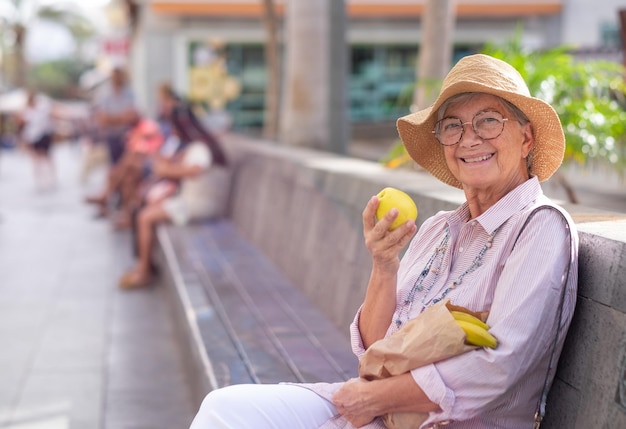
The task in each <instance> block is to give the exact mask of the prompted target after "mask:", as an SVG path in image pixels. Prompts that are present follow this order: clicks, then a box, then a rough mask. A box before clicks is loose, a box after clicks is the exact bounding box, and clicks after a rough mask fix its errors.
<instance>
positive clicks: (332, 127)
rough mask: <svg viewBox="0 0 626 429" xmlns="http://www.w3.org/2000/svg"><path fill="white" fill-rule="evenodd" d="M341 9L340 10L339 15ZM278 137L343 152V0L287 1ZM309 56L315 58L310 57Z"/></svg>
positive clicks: (289, 142) (297, 143)
mask: <svg viewBox="0 0 626 429" xmlns="http://www.w3.org/2000/svg"><path fill="white" fill-rule="evenodd" d="M339 12H343V13H339ZM286 17H287V19H286V26H287V28H286V30H287V32H286V33H287V35H286V37H285V40H286V45H287V46H286V64H285V73H286V75H285V79H284V83H285V87H284V98H283V103H282V105H281V123H280V140H281V141H282V142H285V143H288V144H292V145H297V146H307V147H312V148H317V149H332V150H333V151H335V152H345V147H346V145H347V142H346V140H347V138H346V137H347V133H346V132H345V130H346V129H347V128H346V127H347V120H344V119H343V116H342V115H346V111H347V97H346V96H345V94H344V93H345V83H344V84H342V82H345V79H346V75H347V61H346V58H347V45H346V41H345V30H344V31H342V28H344V27H345V22H346V18H345V3H344V1H343V0H316V1H310V0H291V1H289V2H288V3H287V12H286ZM312 59H314V60H312Z"/></svg>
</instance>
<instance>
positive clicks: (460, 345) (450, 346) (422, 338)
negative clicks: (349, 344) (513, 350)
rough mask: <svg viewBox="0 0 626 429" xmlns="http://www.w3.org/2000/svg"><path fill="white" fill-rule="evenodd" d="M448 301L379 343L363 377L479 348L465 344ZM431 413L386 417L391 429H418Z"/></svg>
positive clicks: (365, 359) (364, 361)
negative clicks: (447, 305)
mask: <svg viewBox="0 0 626 429" xmlns="http://www.w3.org/2000/svg"><path fill="white" fill-rule="evenodd" d="M446 304H447V301H442V302H439V303H437V304H435V305H433V306H432V307H429V308H427V309H426V310H424V311H423V312H422V313H421V314H420V315H419V316H417V317H416V318H414V319H412V320H410V321H409V322H407V323H406V324H405V325H404V326H403V327H402V328H401V329H400V330H399V331H398V332H396V333H394V334H393V335H391V336H389V337H387V338H383V339H381V340H378V341H377V342H375V343H374V344H372V345H371V346H370V348H368V349H367V351H366V352H365V354H364V355H363V356H362V357H361V361H360V362H359V376H360V377H362V378H365V379H367V380H378V379H381V378H387V377H390V376H393V375H400V374H404V373H405V372H408V371H410V370H412V369H414V368H419V367H421V366H424V365H428V364H430V363H434V362H438V361H441V360H444V359H448V358H450V357H453V356H457V355H459V354H461V353H465V352H467V351H470V350H474V349H476V347H474V346H468V345H466V344H465V333H464V332H463V329H461V328H460V327H459V325H458V324H457V323H456V321H455V320H454V318H453V317H452V315H451V314H450V310H449V309H448V307H446ZM427 417H428V414H423V413H393V414H387V415H385V416H383V421H384V422H385V426H387V428H389V429H414V428H415V429H417V428H419V426H420V425H421V424H422V423H423V422H424V420H426V418H427Z"/></svg>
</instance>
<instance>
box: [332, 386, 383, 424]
mask: <svg viewBox="0 0 626 429" xmlns="http://www.w3.org/2000/svg"><path fill="white" fill-rule="evenodd" d="M370 390H371V389H370V386H369V382H368V381H366V380H364V379H362V378H353V379H351V380H348V381H347V382H346V383H345V384H344V385H343V386H342V387H341V389H339V390H338V391H337V392H336V393H335V395H334V396H333V404H334V405H335V406H336V407H337V411H339V413H340V414H341V415H342V416H343V417H344V418H345V419H346V420H348V421H349V422H350V423H352V425H353V426H354V427H357V428H360V427H361V426H365V425H366V424H368V423H371V422H372V421H373V420H374V419H375V418H376V417H377V415H376V412H375V411H374V410H373V409H372V406H371V404H370V403H369V402H368V400H367V398H369V397H371V392H370Z"/></svg>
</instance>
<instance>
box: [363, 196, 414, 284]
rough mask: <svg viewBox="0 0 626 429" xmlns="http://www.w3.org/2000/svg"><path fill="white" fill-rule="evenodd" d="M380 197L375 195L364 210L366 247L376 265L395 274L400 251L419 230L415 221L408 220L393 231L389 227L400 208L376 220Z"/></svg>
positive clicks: (379, 268) (383, 270)
mask: <svg viewBox="0 0 626 429" xmlns="http://www.w3.org/2000/svg"><path fill="white" fill-rule="evenodd" d="M378 204H379V199H378V197H377V196H373V197H372V198H370V200H369V201H368V202H367V205H366V206H365V209H364V210H363V236H364V237H365V247H366V248H367V250H368V251H369V252H370V255H371V256H372V262H373V264H374V267H375V268H376V269H378V270H381V271H382V272H386V273H389V274H391V273H393V274H395V273H396V272H397V270H398V266H399V265H400V257H399V255H400V251H401V250H402V249H403V248H404V247H405V246H406V245H407V244H408V243H409V241H410V240H411V238H412V237H413V235H414V234H415V233H416V232H417V226H416V225H415V222H414V221H410V220H409V221H407V222H406V223H404V224H403V225H400V226H399V227H398V228H396V229H394V230H393V231H389V227H390V226H391V224H392V223H393V221H394V220H395V218H396V217H397V216H398V209H396V208H393V209H391V210H390V211H389V212H388V213H387V214H386V215H385V216H383V217H382V218H381V219H379V220H378V221H376V209H377V208H378Z"/></svg>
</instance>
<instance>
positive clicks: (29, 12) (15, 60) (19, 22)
mask: <svg viewBox="0 0 626 429" xmlns="http://www.w3.org/2000/svg"><path fill="white" fill-rule="evenodd" d="M0 2H1V3H2V6H4V8H3V10H4V11H5V13H4V14H3V16H2V17H1V18H2V19H3V21H4V22H3V25H6V27H7V30H8V31H7V32H6V33H8V34H10V35H11V36H12V37H11V38H10V40H8V42H9V44H10V45H11V46H12V58H11V59H9V58H7V57H6V55H5V54H6V52H5V50H4V49H3V51H2V55H3V58H2V62H3V64H4V63H5V62H7V63H8V62H11V63H12V66H13V67H12V68H13V73H12V76H11V77H10V78H9V81H10V82H11V83H12V84H13V85H14V86H17V87H23V86H24V85H25V84H26V78H27V69H28V65H27V63H26V59H25V55H24V52H25V42H26V36H27V28H28V25H29V24H30V23H31V21H32V20H33V19H35V18H42V19H47V20H50V21H54V22H57V23H59V24H61V25H63V26H65V27H66V28H68V30H69V31H70V32H71V33H72V35H73V36H74V38H75V39H76V41H77V42H78V43H79V44H80V43H82V42H84V41H85V40H86V39H87V38H88V37H91V35H92V34H93V33H94V29H93V26H92V25H91V24H90V22H89V21H88V20H87V19H86V18H85V17H84V16H82V15H81V14H79V13H76V12H75V11H74V10H70V9H66V8H60V7H57V6H44V7H38V4H37V2H36V1H35V0H0ZM4 41H5V42H6V41H7V40H4ZM4 46H5V45H4V44H3V48H4ZM7 65H8V64H7ZM5 70H6V68H5Z"/></svg>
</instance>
